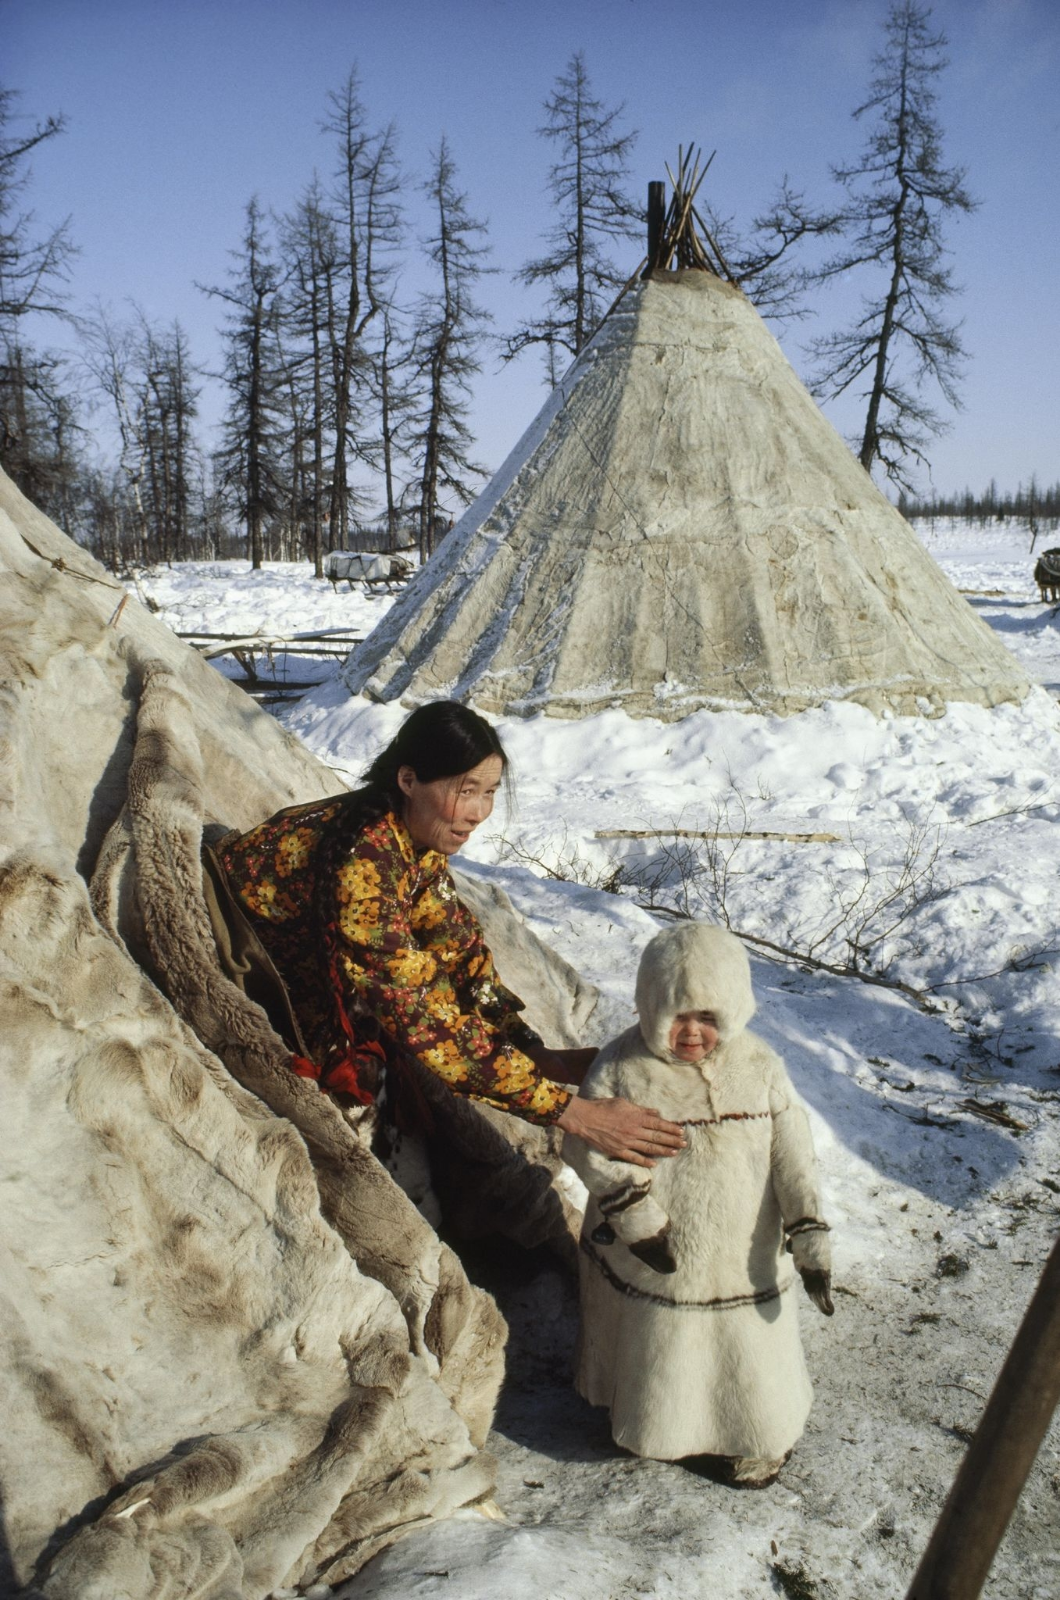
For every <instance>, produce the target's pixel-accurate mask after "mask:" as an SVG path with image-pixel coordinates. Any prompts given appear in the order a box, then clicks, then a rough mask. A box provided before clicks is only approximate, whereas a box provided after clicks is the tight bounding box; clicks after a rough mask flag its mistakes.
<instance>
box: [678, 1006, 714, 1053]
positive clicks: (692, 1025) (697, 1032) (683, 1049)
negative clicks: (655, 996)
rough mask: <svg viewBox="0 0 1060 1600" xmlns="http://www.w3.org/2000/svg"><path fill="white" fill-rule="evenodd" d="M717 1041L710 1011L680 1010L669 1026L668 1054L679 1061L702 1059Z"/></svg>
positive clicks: (712, 1015) (712, 1014)
mask: <svg viewBox="0 0 1060 1600" xmlns="http://www.w3.org/2000/svg"><path fill="white" fill-rule="evenodd" d="M717 1042H718V1022H717V1018H716V1017H715V1015H714V1013H713V1012H712V1011H682V1012H680V1013H679V1014H678V1015H677V1016H676V1017H675V1018H674V1020H673V1024H672V1026H671V1028H670V1054H671V1055H675V1056H676V1057H677V1059H678V1060H679V1061H703V1060H704V1059H705V1058H706V1057H707V1056H709V1055H710V1052H711V1051H712V1050H713V1049H714V1047H715V1045H716V1044H717Z"/></svg>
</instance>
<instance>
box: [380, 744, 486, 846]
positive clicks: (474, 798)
mask: <svg viewBox="0 0 1060 1600" xmlns="http://www.w3.org/2000/svg"><path fill="white" fill-rule="evenodd" d="M503 770H504V766H503V763H502V761H501V758H500V756H487V757H486V759H485V761H480V762H479V764H478V766H477V767H472V769H471V771H470V772H465V773H464V774H463V776H462V777H457V778H435V779H434V780H433V781H432V782H431V783H421V782H420V780H419V778H417V776H416V774H415V772H414V771H413V769H412V768H411V767H399V768H398V775H397V781H398V787H399V789H400V790H401V792H402V794H403V795H404V796H405V808H404V812H403V819H404V823H405V826H406V828H407V829H408V830H409V834H410V835H411V837H412V842H413V844H414V845H415V846H416V848H417V849H418V850H443V851H444V852H445V854H446V855H447V856H453V855H455V854H456V852H457V851H458V850H461V849H463V847H464V845H465V844H467V841H468V840H469V839H470V837H471V835H472V832H473V831H474V829H475V828H477V827H478V825H479V823H480V822H485V820H486V818H487V817H488V816H489V814H490V812H491V811H492V810H493V802H494V800H495V798H496V795H497V790H498V789H499V788H500V783H501V775H502V773H503Z"/></svg>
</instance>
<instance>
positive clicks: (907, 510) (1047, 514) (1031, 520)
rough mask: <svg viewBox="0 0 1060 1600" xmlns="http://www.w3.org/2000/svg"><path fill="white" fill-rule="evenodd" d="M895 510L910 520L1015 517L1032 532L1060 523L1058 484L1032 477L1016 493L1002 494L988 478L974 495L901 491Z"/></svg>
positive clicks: (984, 520) (968, 491)
mask: <svg viewBox="0 0 1060 1600" xmlns="http://www.w3.org/2000/svg"><path fill="white" fill-rule="evenodd" d="M898 509H899V511H900V512H901V513H902V515H903V517H906V518H907V519H908V520H909V521H911V522H912V521H916V520H920V519H923V520H925V521H928V522H934V521H935V520H936V519H943V518H945V519H954V518H956V519H957V520H959V521H961V522H976V523H984V524H985V523H988V522H1007V521H1009V520H1010V519H1015V520H1016V521H1018V522H1026V523H1028V524H1029V525H1030V527H1031V532H1032V533H1033V532H1035V531H1036V528H1055V527H1056V526H1057V525H1058V523H1060V483H1054V484H1050V485H1049V487H1048V488H1042V487H1041V486H1040V485H1039V484H1038V482H1037V481H1036V480H1035V479H1034V478H1031V481H1030V483H1028V484H1027V485H1026V486H1024V485H1023V484H1022V483H1021V484H1019V486H1018V487H1017V489H1016V491H1015V493H1012V492H1011V491H1010V492H1008V493H1006V494H1002V493H1001V491H1000V490H999V489H998V486H997V484H996V482H995V481H994V479H993V478H991V480H990V483H989V484H988V486H987V487H986V489H984V490H983V492H982V493H981V494H974V493H973V492H972V490H971V489H964V490H962V491H961V493H960V494H950V495H944V494H932V495H927V496H917V495H911V494H902V495H899V497H898Z"/></svg>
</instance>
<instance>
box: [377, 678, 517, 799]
mask: <svg viewBox="0 0 1060 1600" xmlns="http://www.w3.org/2000/svg"><path fill="white" fill-rule="evenodd" d="M489 756H500V760H501V770H502V772H507V769H508V757H507V756H506V755H505V753H504V746H503V745H502V744H501V741H500V739H499V738H498V736H497V730H496V728H493V727H491V726H490V724H489V723H488V722H487V721H486V719H485V717H480V716H479V714H478V712H477V711H472V710H471V708H470V706H464V705H461V704H460V702H459V701H458V700H433V701H431V703H430V704H429V705H425V706H417V707H416V709H415V711H413V713H412V714H411V716H409V717H407V718H406V719H405V721H404V722H403V723H402V725H401V727H400V728H399V729H398V731H397V733H396V734H395V735H394V737H393V739H391V741H390V743H389V744H388V745H387V747H386V749H385V750H382V751H380V753H379V755H377V756H376V758H375V760H374V761H373V762H372V764H371V766H370V767H369V768H368V771H367V772H366V773H365V775H364V788H363V789H361V790H359V791H358V793H359V795H360V796H361V797H362V799H363V800H365V801H369V802H371V801H373V800H376V799H378V800H379V801H385V806H386V808H389V807H390V806H397V807H399V808H400V806H401V804H402V802H403V798H404V797H403V795H402V793H401V790H400V788H399V787H398V781H397V775H398V771H399V769H400V768H401V767H411V768H412V770H413V772H414V773H415V774H416V777H417V778H418V779H419V781H420V783H433V782H434V781H435V779H436V778H456V777H460V776H462V774H463V773H465V772H470V771H471V769H472V767H477V766H478V765H479V763H480V762H481V761H485V760H486V759H487V758H488V757H489Z"/></svg>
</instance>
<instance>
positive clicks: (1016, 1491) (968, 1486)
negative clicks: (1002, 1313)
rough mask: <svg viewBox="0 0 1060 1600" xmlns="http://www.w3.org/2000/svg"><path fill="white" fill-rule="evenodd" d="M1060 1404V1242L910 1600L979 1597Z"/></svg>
mask: <svg viewBox="0 0 1060 1600" xmlns="http://www.w3.org/2000/svg"><path fill="white" fill-rule="evenodd" d="M1058 1401H1060V1239H1058V1240H1057V1242H1056V1243H1055V1244H1054V1245H1053V1248H1052V1251H1051V1253H1050V1255H1049V1259H1048V1261H1047V1262H1046V1263H1045V1270H1044V1272H1043V1273H1042V1275H1041V1278H1040V1279H1039V1281H1038V1287H1037V1289H1036V1290H1035V1292H1034V1298H1033V1299H1032V1300H1031V1303H1030V1305H1029V1306H1028V1307H1027V1312H1026V1315H1025V1316H1024V1318H1023V1321H1022V1322H1021V1323H1020V1326H1019V1331H1018V1332H1017V1334H1016V1337H1015V1339H1014V1340H1013V1341H1012V1348H1011V1349H1010V1350H1009V1353H1008V1356H1007V1358H1006V1360H1005V1365H1004V1366H1003V1367H1002V1368H1001V1372H1000V1374H999V1375H998V1380H997V1382H996V1383H995V1385H994V1390H993V1393H992V1394H991V1396H990V1399H989V1400H988V1401H987V1406H986V1410H985V1411H984V1412H983V1415H982V1419H981V1421H980V1423H979V1426H978V1428H976V1430H975V1433H974V1435H973V1436H972V1442H971V1444H970V1445H969V1446H968V1453H967V1455H966V1456H965V1458H964V1460H963V1462H962V1463H961V1467H960V1470H959V1472H958V1473H957V1476H956V1478H955V1479H954V1482H953V1488H952V1489H951V1490H950V1493H949V1498H948V1500H947V1501H946V1504H945V1505H944V1506H943V1508H942V1512H941V1515H940V1516H939V1520H938V1522H937V1523H936V1524H935V1531H934V1533H933V1534H932V1535H931V1539H930V1541H929V1543H928V1547H927V1549H926V1550H925V1552H924V1558H923V1560H922V1561H921V1563H920V1565H919V1567H918V1568H917V1571H916V1576H915V1577H914V1579H913V1581H912V1583H911V1585H910V1587H909V1592H908V1594H907V1596H906V1600H976V1596H977V1595H978V1594H979V1593H980V1591H981V1589H982V1587H983V1584H984V1582H985V1581H986V1575H987V1573H988V1572H989V1571H990V1565H991V1563H992V1561H993V1559H994V1556H995V1555H996V1554H997V1547H998V1545H999V1544H1000V1543H1001V1540H1002V1538H1003V1536H1004V1533H1005V1529H1006V1528H1007V1527H1008V1522H1009V1518H1010V1517H1011V1515H1012V1513H1013V1511H1014V1510H1015V1508H1016V1502H1017V1500H1018V1499H1019V1497H1020V1491H1021V1489H1022V1488H1023V1485H1024V1483H1025V1482H1026V1478H1027V1474H1028V1473H1029V1472H1030V1470H1031V1467H1032V1466H1033V1465H1034V1458H1035V1456H1036V1455H1037V1454H1038V1449H1039V1447H1040V1445H1041V1442H1042V1440H1043V1439H1044V1437H1045V1434H1046V1430H1047V1429H1048V1427H1049V1423H1050V1421H1051V1419H1052V1415H1053V1412H1054V1411H1055V1410H1056V1406H1057V1403H1058Z"/></svg>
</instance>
